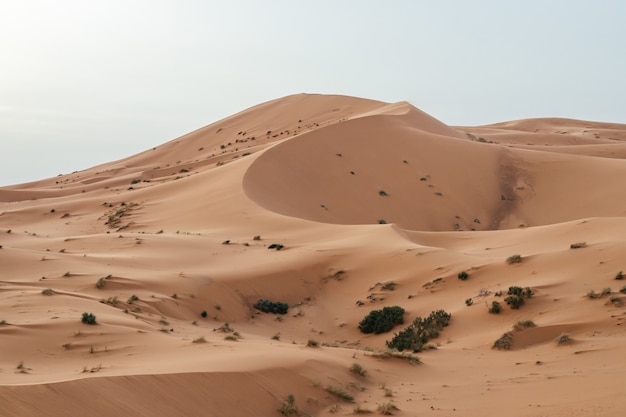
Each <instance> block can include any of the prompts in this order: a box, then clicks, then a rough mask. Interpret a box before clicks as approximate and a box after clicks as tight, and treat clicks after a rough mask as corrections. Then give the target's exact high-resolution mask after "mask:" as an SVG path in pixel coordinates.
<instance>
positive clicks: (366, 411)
mask: <svg viewBox="0 0 626 417" xmlns="http://www.w3.org/2000/svg"><path fill="white" fill-rule="evenodd" d="M337 411H339V410H337ZM372 412H373V411H372V410H370V409H369V408H363V406H361V404H357V405H355V406H354V409H352V414H372Z"/></svg>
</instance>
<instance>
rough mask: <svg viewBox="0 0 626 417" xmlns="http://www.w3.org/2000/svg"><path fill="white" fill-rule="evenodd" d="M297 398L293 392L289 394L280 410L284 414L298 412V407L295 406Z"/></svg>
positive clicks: (288, 414)
mask: <svg viewBox="0 0 626 417" xmlns="http://www.w3.org/2000/svg"><path fill="white" fill-rule="evenodd" d="M295 402H296V400H295V398H294V396H293V394H289V395H288V396H287V397H285V399H284V400H283V403H282V404H281V405H280V408H279V409H278V411H279V412H280V413H281V414H282V415H284V416H290V415H292V414H298V407H296V406H295Z"/></svg>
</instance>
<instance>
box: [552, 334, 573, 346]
mask: <svg viewBox="0 0 626 417" xmlns="http://www.w3.org/2000/svg"><path fill="white" fill-rule="evenodd" d="M554 341H555V342H556V344H557V345H563V344H566V343H569V342H571V341H572V338H571V337H570V335H568V334H567V333H561V335H559V337H557V338H556V339H555V340H554Z"/></svg>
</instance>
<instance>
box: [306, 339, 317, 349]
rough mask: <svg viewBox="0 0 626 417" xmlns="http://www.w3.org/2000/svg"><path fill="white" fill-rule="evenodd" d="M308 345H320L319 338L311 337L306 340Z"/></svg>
mask: <svg viewBox="0 0 626 417" xmlns="http://www.w3.org/2000/svg"><path fill="white" fill-rule="evenodd" d="M306 345H307V346H308V347H319V345H320V342H318V341H317V340H315V339H309V340H308V341H307V342H306Z"/></svg>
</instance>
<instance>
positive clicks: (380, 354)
mask: <svg viewBox="0 0 626 417" xmlns="http://www.w3.org/2000/svg"><path fill="white" fill-rule="evenodd" d="M367 356H371V357H374V358H379V359H391V358H398V359H404V360H405V361H407V362H409V363H410V364H411V365H417V364H420V363H421V361H420V358H419V356H417V355H414V354H413V353H410V352H399V351H397V350H395V349H385V350H382V351H377V352H370V353H367Z"/></svg>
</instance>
